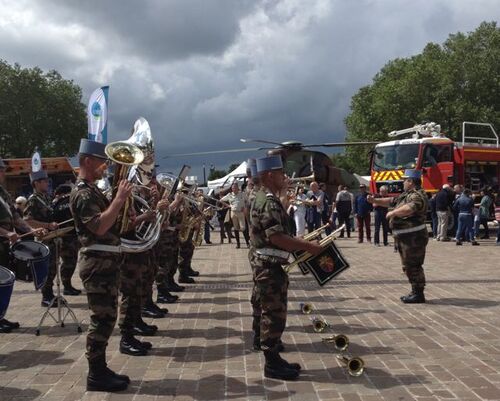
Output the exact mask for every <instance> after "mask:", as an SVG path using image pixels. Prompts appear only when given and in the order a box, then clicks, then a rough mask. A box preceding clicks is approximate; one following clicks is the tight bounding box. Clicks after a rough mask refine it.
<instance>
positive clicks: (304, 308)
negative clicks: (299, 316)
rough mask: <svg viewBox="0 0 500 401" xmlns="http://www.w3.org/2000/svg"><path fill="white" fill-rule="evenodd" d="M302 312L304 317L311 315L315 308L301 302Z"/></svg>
mask: <svg viewBox="0 0 500 401" xmlns="http://www.w3.org/2000/svg"><path fill="white" fill-rule="evenodd" d="M299 306H300V310H301V312H302V313H303V314H304V315H309V314H310V313H311V312H312V311H313V306H312V304H310V303H304V302H301V303H300V304H299Z"/></svg>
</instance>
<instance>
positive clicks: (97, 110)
mask: <svg viewBox="0 0 500 401" xmlns="http://www.w3.org/2000/svg"><path fill="white" fill-rule="evenodd" d="M101 114H102V109H101V105H100V104H99V103H98V102H94V104H93V105H92V115H93V116H94V117H95V118H96V119H99V118H101Z"/></svg>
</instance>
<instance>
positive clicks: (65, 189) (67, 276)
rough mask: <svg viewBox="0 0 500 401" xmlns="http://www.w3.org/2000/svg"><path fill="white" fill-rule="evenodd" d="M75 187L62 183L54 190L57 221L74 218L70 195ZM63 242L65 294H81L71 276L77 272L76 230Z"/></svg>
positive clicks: (54, 212)
mask: <svg viewBox="0 0 500 401" xmlns="http://www.w3.org/2000/svg"><path fill="white" fill-rule="evenodd" d="M72 189H73V185H72V184H61V185H59V186H58V187H57V188H56V190H55V191H54V200H53V201H52V210H53V217H54V220H55V221H56V222H57V223H62V222H63V221H67V220H69V219H71V218H72V216H71V211H70V210H69V196H70V193H71V190H72ZM61 239H62V244H61V247H60V249H59V257H60V260H61V281H62V284H63V286H64V292H63V293H64V295H80V294H81V291H80V290H77V289H76V288H74V287H73V285H72V284H71V278H72V277H73V274H74V272H75V268H76V260H77V257H78V237H77V235H76V232H75V231H72V232H70V233H67V234H65V235H64V236H62V237H61Z"/></svg>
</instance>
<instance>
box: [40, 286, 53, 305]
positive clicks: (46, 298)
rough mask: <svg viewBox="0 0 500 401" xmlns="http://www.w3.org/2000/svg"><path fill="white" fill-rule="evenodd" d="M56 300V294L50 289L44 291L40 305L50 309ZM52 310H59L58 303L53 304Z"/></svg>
mask: <svg viewBox="0 0 500 401" xmlns="http://www.w3.org/2000/svg"><path fill="white" fill-rule="evenodd" d="M54 298H55V295H54V292H53V291H52V288H49V289H48V290H45V291H42V302H41V303H40V305H41V306H43V307H45V308H48V306H49V305H50V303H51V302H52V300H53V299H54ZM52 308H57V301H56V302H54V303H53V304H52Z"/></svg>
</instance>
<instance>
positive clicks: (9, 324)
mask: <svg viewBox="0 0 500 401" xmlns="http://www.w3.org/2000/svg"><path fill="white" fill-rule="evenodd" d="M0 326H6V327H9V328H10V329H18V328H19V327H21V325H20V324H19V322H10V321H8V320H7V319H0Z"/></svg>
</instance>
